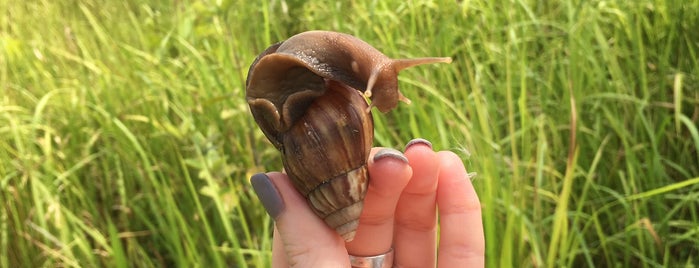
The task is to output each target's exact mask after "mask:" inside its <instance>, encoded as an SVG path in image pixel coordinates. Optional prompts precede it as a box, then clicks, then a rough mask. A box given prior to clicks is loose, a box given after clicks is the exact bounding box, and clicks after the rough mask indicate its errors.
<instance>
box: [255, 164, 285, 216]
mask: <svg viewBox="0 0 699 268" xmlns="http://www.w3.org/2000/svg"><path fill="white" fill-rule="evenodd" d="M250 183H251V184H252V189H253V190H255V194H257V198H259V199H260V202H262V206H264V207H265V210H267V214H269V216H271V217H272V219H276V218H277V216H279V214H281V213H282V211H283V210H284V200H282V196H281V195H280V194H279V191H278V190H277V187H275V186H274V184H273V183H272V180H270V179H269V177H267V175H266V174H264V173H257V174H255V175H252V177H250Z"/></svg>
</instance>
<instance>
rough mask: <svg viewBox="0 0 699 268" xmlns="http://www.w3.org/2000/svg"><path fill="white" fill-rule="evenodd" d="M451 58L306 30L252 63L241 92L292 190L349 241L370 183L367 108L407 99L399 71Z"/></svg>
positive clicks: (390, 106) (370, 137)
mask: <svg viewBox="0 0 699 268" xmlns="http://www.w3.org/2000/svg"><path fill="white" fill-rule="evenodd" d="M450 61H451V59H449V58H420V59H399V60H394V59H390V58H388V57H386V56H385V55H383V54H382V53H381V52H379V51H378V50H376V49H375V48H373V47H371V46H370V45H369V44H367V43H365V42H364V41H361V40H359V39H357V38H356V37H353V36H351V35H347V34H342V33H336V32H326V31H310V32H304V33H301V34H298V35H295V36H293V37H291V38H289V39H288V40H286V41H284V42H280V43H277V44H274V45H272V46H270V47H269V48H267V49H266V50H265V51H264V52H262V54H260V55H259V56H258V57H257V58H256V59H255V61H254V62H253V63H252V65H251V66H250V70H249V71H248V78H247V81H246V98H247V101H248V104H249V105H250V110H251V112H252V115H253V117H254V118H255V121H256V122H257V124H258V125H259V127H260V129H261V130H262V132H263V133H264V134H265V136H266V137H267V138H268V139H269V140H270V142H272V144H273V145H274V146H275V147H276V148H277V149H278V150H279V151H280V152H281V153H282V162H283V164H284V169H285V170H286V172H287V174H288V175H289V178H290V179H291V181H292V183H293V185H294V187H295V188H296V190H298V191H299V192H300V193H301V194H302V195H303V196H304V197H305V198H306V199H307V200H308V203H309V205H310V207H311V209H312V210H313V211H314V212H315V213H316V215H318V216H319V217H320V218H322V219H323V220H324V221H325V223H326V224H328V226H330V227H331V228H333V229H335V230H336V231H337V233H338V234H339V235H341V236H342V237H343V238H344V239H345V240H346V241H351V240H352V239H353V238H354V234H355V231H356V228H357V226H358V219H359V216H360V214H361V211H362V207H363V204H364V202H363V200H364V196H365V195H366V191H367V187H368V183H369V172H368V168H367V159H368V157H369V151H370V150H371V146H372V143H373V130H374V129H373V121H372V116H371V113H370V111H371V107H377V108H378V109H379V110H380V111H382V112H386V111H388V110H390V109H393V108H394V107H395V106H396V105H397V103H398V101H399V100H402V101H404V102H409V100H408V99H407V98H405V97H404V96H403V95H402V94H401V93H400V91H398V80H397V75H398V72H399V71H400V70H402V69H404V68H407V67H410V66H414V65H419V64H426V63H435V62H450ZM362 92H364V93H363V94H362ZM365 96H366V97H371V99H372V103H371V105H369V104H368V103H367V101H366V99H365V98H364V97H365Z"/></svg>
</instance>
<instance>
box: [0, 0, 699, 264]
mask: <svg viewBox="0 0 699 268" xmlns="http://www.w3.org/2000/svg"><path fill="white" fill-rule="evenodd" d="M0 13H1V14H2V15H1V16H0V193H1V194H0V203H1V204H2V209H1V210H0V267H58V266H68V267H77V266H84V267H195V266H196V267H212V266H233V267H266V266H269V259H270V249H271V239H270V238H271V226H272V221H271V220H270V219H269V217H268V216H267V215H266V213H265V212H264V210H263V208H262V207H261V205H260V203H259V202H258V200H257V198H256V197H255V196H254V194H253V192H252V190H251V188H250V186H249V183H248V178H249V177H250V175H251V174H253V173H256V172H260V171H265V170H279V169H280V168H281V164H280V161H279V154H278V153H277V152H276V151H275V150H274V149H273V147H272V146H271V145H270V144H269V143H268V142H267V141H266V139H265V138H264V136H263V135H262V133H261V132H260V131H259V129H258V128H257V126H256V125H255V123H254V122H253V120H252V117H251V116H250V114H249V110H248V107H247V104H246V102H245V100H244V85H245V78H246V74H247V68H248V66H249V64H250V63H251V62H252V60H253V59H254V58H255V56H256V55H257V54H258V53H260V52H261V51H262V50H263V49H264V48H266V47H267V46H268V45H270V44H272V43H274V42H277V41H279V40H283V39H285V38H287V37H289V36H291V35H293V34H295V33H298V32H300V31H305V30H310V29H327V30H335V31H341V32H346V33H350V34H353V35H356V36H358V37H360V38H362V39H364V40H366V41H367V42H368V43H370V44H373V45H375V46H376V47H377V48H379V49H380V50H382V51H384V52H385V53H386V54H387V55H389V56H391V57H395V58H407V57H420V56H451V57H453V58H454V62H453V63H452V64H450V65H433V66H423V67H419V68H413V69H409V70H406V71H404V72H403V73H402V74H401V76H400V81H401V89H402V91H403V92H404V93H405V94H406V95H407V97H408V98H410V99H412V100H413V103H412V104H411V105H405V104H401V105H400V106H399V108H398V109H396V110H395V111H393V112H390V113H388V114H381V113H375V114H374V118H375V121H376V145H377V146H386V147H394V148H399V149H400V148H402V146H403V145H404V144H405V143H406V142H407V141H409V140H410V139H412V138H414V137H423V138H427V139H429V140H431V141H432V142H433V143H434V146H435V147H436V149H440V150H453V151H455V152H457V153H459V154H460V155H461V156H463V159H464V161H465V163H466V165H467V168H468V169H469V171H470V172H477V173H478V176H477V177H476V178H475V179H474V184H475V185H476V187H477V191H478V192H479V195H480V198H481V201H482V203H483V221H484V223H485V226H486V229H485V230H486V238H487V262H488V266H489V267H509V266H514V267H530V266H534V267H541V266H546V267H584V266H601V267H662V266H667V267H670V266H671V267H680V266H685V267H695V266H696V264H697V263H699V208H698V207H699V203H698V202H697V200H699V130H698V128H697V125H698V123H697V122H698V121H699V90H697V89H698V88H699V68H698V67H699V62H698V61H699V60H698V59H699V55H698V54H699V31H697V29H699V1H697V0H689V1H681V0H640V1H621V0H616V1H615V0H610V1H580V0H565V1H527V0H512V1H503V2H499V1H480V0H474V1H443V2H438V1H341V2H325V1H301V0H288V1H284V0H273V1H262V2H260V3H254V2H251V1H231V0H218V1H210V0H185V1H174V2H173V1H163V0H152V1H145V2H142V1H135V0H127V1H96V0H68V1H47V0H38V1H10V0H0Z"/></svg>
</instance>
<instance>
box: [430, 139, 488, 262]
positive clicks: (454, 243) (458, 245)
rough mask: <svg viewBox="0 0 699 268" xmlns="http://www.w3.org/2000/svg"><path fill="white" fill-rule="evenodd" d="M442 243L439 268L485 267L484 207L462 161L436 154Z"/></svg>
mask: <svg viewBox="0 0 699 268" xmlns="http://www.w3.org/2000/svg"><path fill="white" fill-rule="evenodd" d="M437 157H438V158H439V160H440V161H439V162H440V163H441V165H440V173H439V182H438V186H437V207H438V210H439V224H440V228H441V231H440V239H439V252H438V255H437V263H438V265H439V267H484V266H485V237H484V234H483V221H482V219H481V204H480V201H479V200H478V195H477V194H476V191H475V189H474V188H473V184H471V179H470V178H469V176H468V174H467V173H466V168H465V167H464V164H463V163H462V162H461V159H460V158H459V157H458V156H457V155H456V154H454V153H453V152H448V151H442V152H439V153H437Z"/></svg>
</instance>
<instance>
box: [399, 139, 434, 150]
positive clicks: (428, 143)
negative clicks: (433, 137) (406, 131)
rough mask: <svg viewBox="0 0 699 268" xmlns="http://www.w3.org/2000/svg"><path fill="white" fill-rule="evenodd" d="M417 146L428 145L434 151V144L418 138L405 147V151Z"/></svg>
mask: <svg viewBox="0 0 699 268" xmlns="http://www.w3.org/2000/svg"><path fill="white" fill-rule="evenodd" d="M417 144H422V145H426V146H427V147H430V149H432V143H431V142H430V141H428V140H426V139H423V138H417V139H412V140H411V141H409V142H408V144H406V145H405V150H408V148H409V147H410V146H413V145H417Z"/></svg>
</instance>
